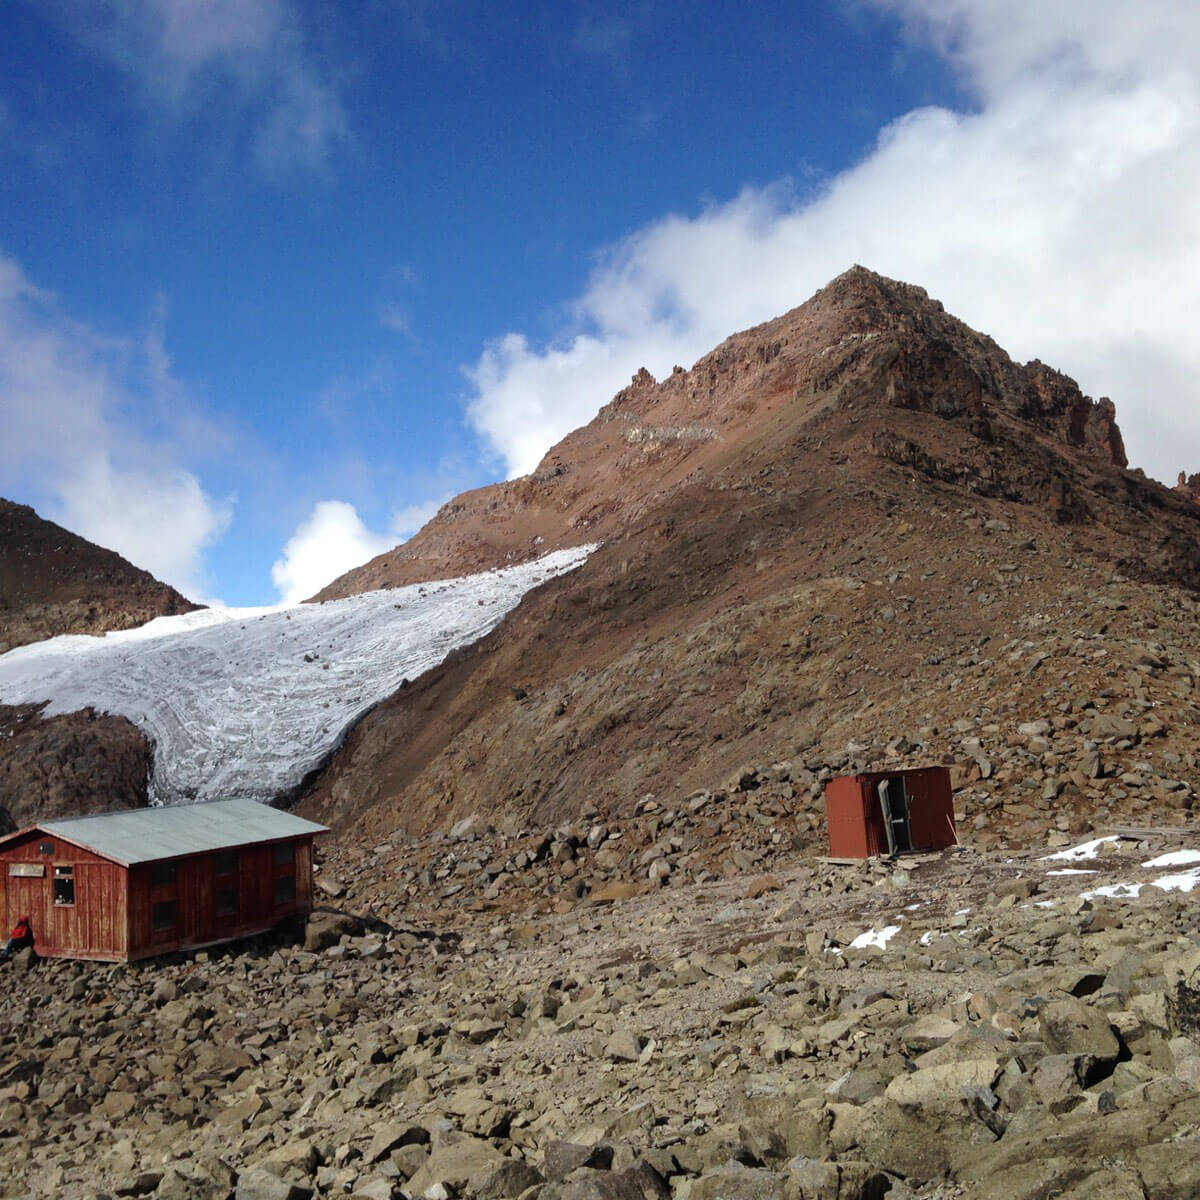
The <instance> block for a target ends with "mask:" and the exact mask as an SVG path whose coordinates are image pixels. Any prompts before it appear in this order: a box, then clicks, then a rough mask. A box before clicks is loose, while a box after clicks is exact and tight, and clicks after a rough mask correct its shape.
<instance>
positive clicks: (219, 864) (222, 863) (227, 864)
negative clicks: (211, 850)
mask: <svg viewBox="0 0 1200 1200" xmlns="http://www.w3.org/2000/svg"><path fill="white" fill-rule="evenodd" d="M214 864H215V868H216V873H217V874H218V875H234V874H236V873H237V867H238V856H237V851H236V850H221V851H220V852H219V853H217V854H216V855H215V857H214Z"/></svg>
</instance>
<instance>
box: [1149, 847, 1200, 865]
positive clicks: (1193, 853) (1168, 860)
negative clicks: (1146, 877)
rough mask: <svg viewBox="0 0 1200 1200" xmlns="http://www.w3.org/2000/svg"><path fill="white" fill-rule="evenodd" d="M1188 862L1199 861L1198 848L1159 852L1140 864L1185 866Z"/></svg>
mask: <svg viewBox="0 0 1200 1200" xmlns="http://www.w3.org/2000/svg"><path fill="white" fill-rule="evenodd" d="M1190 863H1200V850H1172V851H1171V852H1170V853H1169V854H1160V855H1159V856H1158V857H1157V858H1152V859H1151V860H1150V861H1149V862H1144V863H1142V866H1143V867H1186V866H1188V865H1189V864H1190Z"/></svg>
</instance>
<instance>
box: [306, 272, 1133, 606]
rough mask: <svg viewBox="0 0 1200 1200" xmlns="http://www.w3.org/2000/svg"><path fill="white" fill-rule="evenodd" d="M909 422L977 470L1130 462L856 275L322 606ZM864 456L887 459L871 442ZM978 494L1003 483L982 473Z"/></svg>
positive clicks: (903, 297)
mask: <svg viewBox="0 0 1200 1200" xmlns="http://www.w3.org/2000/svg"><path fill="white" fill-rule="evenodd" d="M903 412H908V413H920V414H925V416H926V417H932V418H937V419H939V420H940V421H942V422H956V423H958V424H959V425H961V426H962V428H963V430H964V431H965V432H966V433H967V434H968V435H969V439H970V441H969V442H968V446H969V447H970V453H969V455H968V457H969V458H971V459H972V461H973V462H975V465H973V466H971V467H970V468H967V467H964V468H963V471H965V472H970V471H976V470H983V471H985V472H990V473H991V474H993V475H994V474H996V473H997V472H1001V473H1003V472H1005V471H1009V472H1011V471H1013V470H1015V469H1016V464H1015V463H1014V464H1009V466H1007V467H1005V466H1003V465H1001V466H994V465H988V466H986V467H983V466H981V465H980V464H979V463H978V461H977V460H979V459H980V457H981V456H986V455H993V456H994V448H995V447H998V446H999V445H1001V444H1002V443H1004V442H1005V441H1008V440H1011V441H1013V443H1014V445H1015V446H1017V447H1018V450H1017V451H1016V453H1017V455H1018V458H1020V457H1021V456H1022V455H1023V454H1024V453H1025V451H1024V449H1023V448H1024V447H1027V446H1028V445H1029V443H1030V439H1031V438H1036V439H1044V440H1046V441H1047V442H1048V443H1050V444H1052V445H1055V446H1057V447H1058V448H1059V450H1061V451H1062V452H1063V453H1066V454H1068V455H1071V456H1081V457H1082V458H1084V459H1087V460H1090V461H1094V462H1096V463H1101V464H1105V465H1107V466H1110V467H1117V468H1121V467H1124V466H1125V465H1126V460H1125V451H1124V445H1123V442H1122V439H1121V435H1120V430H1119V429H1118V427H1117V424H1116V415H1115V409H1114V408H1113V405H1112V403H1111V402H1110V401H1108V400H1105V399H1102V400H1100V401H1093V400H1091V399H1090V398H1088V397H1086V396H1084V395H1083V394H1082V393H1081V392H1080V390H1079V388H1078V387H1077V386H1076V384H1075V383H1074V382H1073V381H1072V380H1070V379H1069V378H1067V376H1065V375H1062V374H1060V373H1059V372H1057V371H1054V370H1052V369H1051V368H1049V367H1046V366H1045V365H1044V364H1042V363H1039V362H1033V363H1030V364H1028V365H1026V366H1022V365H1020V364H1018V363H1015V362H1013V360H1012V359H1011V358H1010V357H1009V356H1008V355H1007V354H1006V353H1005V352H1004V351H1003V350H1002V349H1001V348H1000V347H999V346H998V345H997V344H996V343H995V342H994V341H993V340H992V339H991V338H989V337H987V336H986V335H984V334H981V333H978V332H976V331H975V330H973V329H971V328H970V327H969V326H967V325H966V324H964V323H963V322H962V321H959V320H958V319H957V318H955V317H953V316H951V315H950V314H948V313H947V312H946V311H945V309H944V308H943V306H942V304H941V303H940V302H939V301H937V300H934V299H931V298H930V296H929V295H928V293H927V292H926V291H925V289H924V288H920V287H916V286H914V285H913V284H909V283H903V282H900V281H898V280H895V279H889V278H887V277H886V276H884V275H880V274H878V273H876V272H874V271H871V270H868V269H867V268H866V267H863V266H854V267H851V268H850V269H849V270H848V271H845V272H843V273H842V274H841V275H839V276H837V278H835V279H833V280H832V281H831V282H830V283H828V284H827V285H826V286H825V287H823V288H822V289H820V291H818V292H816V293H815V294H814V295H813V296H812V297H811V298H810V299H809V300H807V301H805V302H804V303H803V304H801V305H799V306H798V307H796V308H794V309H792V310H791V311H790V312H787V313H784V314H783V315H782V316H780V317H776V318H774V319H773V320H771V321H767V322H764V323H763V324H761V325H758V326H755V327H754V328H752V329H747V330H743V331H742V332H740V333H735V334H733V335H732V336H731V337H728V338H726V339H725V341H723V342H722V343H721V344H720V345H719V346H717V347H716V348H715V349H713V350H712V351H710V352H709V353H708V354H706V355H705V356H704V357H703V358H701V359H700V360H699V361H698V362H697V363H695V365H694V366H693V367H692V368H691V369H690V370H683V369H682V368H676V369H675V370H674V371H673V372H672V373H671V374H670V375H668V376H666V377H665V378H664V379H662V380H661V381H658V380H655V378H654V377H653V376H652V375H651V374H650V372H649V371H647V370H646V369H645V368H644V367H643V368H642V369H641V370H639V371H638V372H637V373H636V374H635V375H634V376H633V378H632V380H631V382H630V384H629V386H628V387H626V388H624V389H622V390H621V391H620V392H618V393H617V395H616V396H614V397H613V399H612V400H611V401H609V403H607V404H606V405H604V407H603V408H601V409H600V411H599V412H598V413H597V415H596V416H595V418H593V420H592V421H590V422H589V423H588V424H587V425H585V426H582V427H581V428H579V429H577V430H575V431H574V432H573V433H571V434H569V435H568V436H567V437H565V438H564V439H563V440H562V441H560V442H559V443H558V444H557V445H556V446H554V447H553V448H551V449H550V450H549V451H548V452H547V454H546V455H545V457H544V458H543V459H542V461H541V462H540V463H539V464H538V467H537V469H536V470H534V471H533V472H532V473H531V474H530V475H527V476H524V477H522V478H520V479H514V480H509V481H508V482H506V483H500V484H495V485H493V486H492V487H488V488H481V489H478V490H476V491H473V492H467V493H464V494H463V495H461V496H458V497H456V498H455V500H453V501H452V502H451V503H450V504H448V505H446V506H444V507H443V509H442V510H441V511H440V512H439V513H438V514H437V516H436V517H435V518H434V519H433V520H432V521H431V522H430V523H429V524H428V525H426V526H425V528H424V529H422V530H421V531H420V532H419V533H418V534H417V535H416V536H415V537H414V538H412V539H411V540H410V541H409V542H407V543H405V544H404V545H402V546H398V547H397V548H395V549H394V550H391V551H388V552H387V553H386V554H383V555H380V556H379V557H378V558H376V559H374V560H372V561H371V562H370V563H367V564H366V565H364V566H363V567H359V568H357V569H356V570H354V571H351V572H349V573H348V574H347V575H345V576H343V577H342V578H341V579H338V580H335V581H334V582H333V583H332V584H330V585H329V586H328V587H327V588H325V589H324V590H323V591H322V592H320V593H319V594H318V596H317V597H315V599H320V600H325V599H335V598H338V597H340V596H347V595H352V594H354V593H356V592H361V591H367V590H371V589H374V588H379V587H391V586H397V585H400V584H406V583H417V582H425V581H428V580H431V579H437V578H446V577H449V576H454V575H460V574H464V573H467V572H471V571H477V570H484V569H487V568H490V567H495V566H502V565H509V564H512V563H514V562H520V561H525V560H527V559H529V558H532V557H534V556H535V555H537V554H541V553H545V552H546V551H547V550H551V549H561V548H566V547H570V546H576V545H579V544H581V543H583V542H590V541H595V540H597V539H604V538H607V537H609V536H611V535H612V534H613V533H614V532H615V531H616V530H617V529H619V528H623V527H625V526H626V525H627V523H628V522H629V521H630V520H634V519H637V518H638V517H640V516H641V515H642V514H645V513H646V512H648V511H650V510H651V509H652V508H653V507H654V506H655V505H657V504H658V503H659V502H660V501H661V500H662V498H663V497H665V496H668V495H670V494H671V493H672V492H673V491H674V490H675V489H677V488H679V487H681V486H684V485H685V483H686V481H688V480H691V479H695V478H696V477H697V476H698V475H704V476H705V477H711V476H712V475H714V474H715V473H722V472H724V473H726V474H730V475H731V477H734V476H736V475H737V474H738V472H739V471H740V470H742V469H743V466H744V460H745V458H746V455H747V454H748V453H750V452H751V451H753V454H754V456H755V460H756V462H758V459H759V457H760V456H763V455H765V456H766V457H770V455H771V453H772V452H774V453H776V454H780V453H784V452H786V449H787V447H788V446H789V445H790V444H793V443H794V442H795V440H796V439H797V438H800V437H802V436H804V431H805V430H806V429H808V428H810V427H814V426H817V425H819V426H821V427H822V428H823V429H825V436H826V437H828V436H829V432H830V429H831V428H832V427H833V426H840V427H843V428H844V429H846V430H849V431H851V432H853V431H854V430H856V429H857V431H858V433H859V434H861V433H862V432H864V429H865V427H864V426H863V425H862V424H861V423H862V422H863V421H864V420H866V414H868V413H870V414H871V416H870V420H871V422H872V423H874V424H882V425H884V426H887V429H886V430H885V429H878V430H875V434H876V435H878V436H883V435H885V434H886V435H887V436H886V437H885V438H884V440H885V441H886V442H887V444H888V445H891V446H893V451H892V452H893V453H900V451H898V450H896V449H895V446H896V445H898V444H899V443H898V442H896V440H895V439H896V436H897V434H898V433H899V431H900V429H901V427H902V426H904V427H907V425H908V424H911V421H909V420H908V419H905V418H901V416H900V415H899V414H900V413H903ZM888 438H891V439H892V440H891V441H887V439H888ZM861 440H862V439H861V437H860V438H859V441H860V442H861ZM900 440H901V441H904V442H909V441H911V440H912V439H911V438H909V437H908V435H907V434H905V436H904V437H903V438H901V439H900ZM881 444H882V443H881ZM772 447H773V448H774V450H773V451H772ZM856 452H857V453H867V454H873V453H878V452H879V450H878V447H875V448H874V449H873V448H872V447H871V446H868V445H862V446H860V448H859V450H857V451H856ZM904 453H906V454H907V453H910V452H909V451H904ZM755 469H756V470H758V469H762V466H761V463H759V465H758V466H756V468H755ZM946 469H947V470H949V469H951V468H949V467H947V468H946ZM954 469H956V470H957V469H958V468H957V467H956V468H954ZM976 486H978V487H984V488H988V487H992V486H994V485H993V484H992V483H989V482H987V480H986V479H981V481H980V482H978V483H977V485H976ZM1050 490H1051V489H1050V488H1049V485H1046V487H1044V488H1043V491H1046V492H1047V494H1048V493H1049V491H1050Z"/></svg>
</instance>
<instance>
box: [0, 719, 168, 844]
mask: <svg viewBox="0 0 1200 1200" xmlns="http://www.w3.org/2000/svg"><path fill="white" fill-rule="evenodd" d="M38 714H39V709H38V708H37V707H35V706H33V705H19V706H10V705H0V834H3V833H5V832H9V831H11V830H12V829H20V828H23V827H24V826H26V825H31V824H33V823H34V822H35V821H49V820H52V819H54V818H55V817H72V816H75V815H77V814H79V813H85V812H106V811H109V810H111V809H121V808H139V807H142V806H144V805H145V803H146V782H147V779H148V778H149V773H150V745H149V743H148V742H147V741H146V739H145V738H144V737H143V736H142V734H141V733H140V732H139V731H138V729H137V727H136V726H134V725H132V724H130V723H129V722H128V721H126V720H125V719H124V718H123V717H109V716H100V715H98V714H96V713H94V712H92V710H91V709H85V710H84V711H83V712H75V713H66V714H64V715H62V716H57V717H50V718H48V719H44V718H42V717H40V716H39V715H38ZM5 814H7V817H8V822H7V824H8V829H5V828H4V826H5V824H6V822H5Z"/></svg>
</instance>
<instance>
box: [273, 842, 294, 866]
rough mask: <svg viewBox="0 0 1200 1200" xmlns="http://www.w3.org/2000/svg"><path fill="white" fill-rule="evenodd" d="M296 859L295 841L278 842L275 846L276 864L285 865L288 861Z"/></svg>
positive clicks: (292, 861)
mask: <svg viewBox="0 0 1200 1200" xmlns="http://www.w3.org/2000/svg"><path fill="white" fill-rule="evenodd" d="M295 861H296V844H295V842H278V843H277V844H276V846H275V865H276V866H277V867H282V866H285V865H286V864H287V863H294V862H295Z"/></svg>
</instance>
